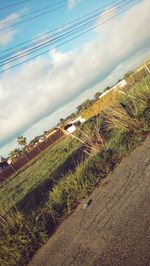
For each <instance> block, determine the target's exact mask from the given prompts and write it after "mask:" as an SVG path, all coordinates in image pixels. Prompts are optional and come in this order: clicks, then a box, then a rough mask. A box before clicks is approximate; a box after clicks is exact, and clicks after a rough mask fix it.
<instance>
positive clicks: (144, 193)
mask: <svg viewBox="0 0 150 266" xmlns="http://www.w3.org/2000/svg"><path fill="white" fill-rule="evenodd" d="M149 188H150V136H149V137H148V138H147V139H146V141H145V142H144V143H143V144H142V145H141V146H140V147H138V148H137V149H135V150H134V151H133V152H131V154H130V155H128V156H127V157H126V158H124V159H123V160H122V162H121V163H120V164H119V165H118V166H117V167H116V169H115V170H114V171H113V173H112V174H110V175H109V176H108V177H107V178H106V179H105V180H103V181H102V182H101V183H100V185H99V187H97V188H95V190H94V192H93V193H92V194H91V195H90V197H89V198H87V199H86V200H84V201H83V202H82V203H81V204H80V205H79V206H78V208H77V209H76V210H75V212H74V213H73V214H72V215H71V216H70V217H69V218H68V219H66V220H65V221H64V222H63V223H62V224H61V225H60V226H59V227H58V229H57V230H56V232H55V233H54V234H53V236H52V237H51V238H50V239H49V241H48V242H47V243H46V244H45V245H44V246H43V247H42V248H41V249H40V250H39V251H38V252H37V253H36V254H35V256H34V257H33V259H32V261H31V262H30V264H29V266H70V265H76V266H80V265H82V266H99V265H100V266H110V265H111V266H112V265H114V266H136V265H138V266H149V265H150V223H149V217H150V193H149V191H150V190H149ZM88 201H90V204H89V206H88V207H87V208H84V206H85V205H84V204H85V203H87V202H88Z"/></svg>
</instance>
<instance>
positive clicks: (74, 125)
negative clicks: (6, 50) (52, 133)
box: [64, 116, 85, 134]
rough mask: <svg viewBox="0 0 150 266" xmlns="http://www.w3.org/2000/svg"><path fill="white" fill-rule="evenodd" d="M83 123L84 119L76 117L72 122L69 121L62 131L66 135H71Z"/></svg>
mask: <svg viewBox="0 0 150 266" xmlns="http://www.w3.org/2000/svg"><path fill="white" fill-rule="evenodd" d="M84 122H85V118H83V117H82V116H79V117H77V118H76V119H74V120H73V121H70V122H69V123H68V124H67V125H66V126H65V127H64V130H65V132H66V133H67V134H72V133H73V132H75V131H76V129H77V127H79V126H80V125H81V124H83V123H84Z"/></svg>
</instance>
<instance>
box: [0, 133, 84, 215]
mask: <svg viewBox="0 0 150 266" xmlns="http://www.w3.org/2000/svg"><path fill="white" fill-rule="evenodd" d="M79 147H80V144H79V143H78V142H77V141H76V140H72V139H71V138H67V139H63V140H62V141H61V142H59V143H57V144H56V145H55V146H53V147H49V148H47V149H46V150H45V151H44V152H43V153H41V154H40V155H39V156H37V157H36V158H35V159H34V160H33V161H31V162H29V163H28V164H27V165H26V166H25V169H22V170H21V171H20V170H19V171H18V172H17V174H16V173H15V175H12V176H11V177H10V178H8V179H6V180H5V181H4V182H3V183H1V185H0V191H1V194H0V205H1V206H2V208H3V210H5V212H7V210H9V209H10V208H11V207H12V206H13V202H14V203H15V204H17V203H18V202H21V201H22V200H23V199H24V198H25V197H26V196H27V195H28V194H29V193H30V194H32V193H33V191H34V190H35V189H36V188H37V187H38V186H40V185H43V189H44V183H45V184H46V185H47V186H51V185H52V183H55V181H58V177H57V174H58V173H57V172H58V171H59V170H61V169H60V168H61V167H63V165H65V161H66V160H68V159H69V158H70V157H71V156H73V154H74V152H75V151H76V150H78V149H79ZM58 154H59V156H58ZM70 160H71V159H70ZM56 177H57V178H56ZM55 179H56V180H55ZM6 191H7V193H6Z"/></svg>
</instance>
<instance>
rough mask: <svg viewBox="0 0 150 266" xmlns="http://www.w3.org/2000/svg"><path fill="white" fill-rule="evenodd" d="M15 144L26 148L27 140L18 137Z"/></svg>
mask: <svg viewBox="0 0 150 266" xmlns="http://www.w3.org/2000/svg"><path fill="white" fill-rule="evenodd" d="M17 142H18V144H19V145H21V146H26V145H27V139H26V137H23V136H19V137H18V138H17Z"/></svg>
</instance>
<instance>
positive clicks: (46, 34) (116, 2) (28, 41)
mask: <svg viewBox="0 0 150 266" xmlns="http://www.w3.org/2000/svg"><path fill="white" fill-rule="evenodd" d="M119 3H122V1H119V0H115V1H114V2H113V5H114V4H119ZM108 6H110V5H109V4H107V5H104V6H103V7H102V8H98V9H95V10H93V11H92V12H89V13H87V14H85V15H84V16H81V17H79V18H77V19H74V20H72V21H70V22H68V23H66V24H64V25H63V26H60V27H57V28H55V29H53V30H50V31H47V32H45V33H43V34H40V35H39V36H36V37H34V38H32V39H31V40H27V41H24V42H22V43H19V44H17V45H15V46H13V47H10V48H8V49H5V50H2V51H0V54H2V53H6V52H8V51H10V50H13V49H15V48H17V47H20V46H22V45H24V44H26V43H30V42H31V43H32V44H34V42H33V41H34V40H38V39H40V38H43V37H44V36H48V35H49V34H51V33H52V32H55V31H59V30H60V29H62V27H63V28H65V27H67V26H68V25H70V24H72V23H74V22H76V21H79V20H81V19H82V18H83V17H87V16H89V15H90V14H93V13H94V12H97V11H99V12H101V13H102V12H103V11H104V10H105V8H107V7H108ZM21 49H23V48H21Z"/></svg>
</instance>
